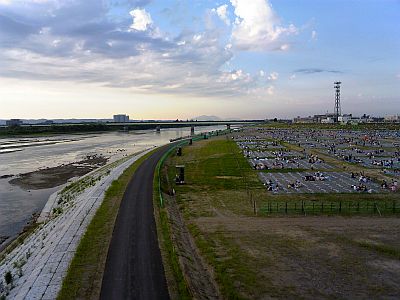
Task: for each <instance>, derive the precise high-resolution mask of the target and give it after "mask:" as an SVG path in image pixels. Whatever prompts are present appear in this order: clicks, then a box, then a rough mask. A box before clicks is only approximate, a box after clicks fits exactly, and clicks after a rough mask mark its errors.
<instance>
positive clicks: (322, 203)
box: [321, 202, 324, 213]
mask: <svg viewBox="0 0 400 300" xmlns="http://www.w3.org/2000/svg"><path fill="white" fill-rule="evenodd" d="M321 212H322V213H324V202H321Z"/></svg>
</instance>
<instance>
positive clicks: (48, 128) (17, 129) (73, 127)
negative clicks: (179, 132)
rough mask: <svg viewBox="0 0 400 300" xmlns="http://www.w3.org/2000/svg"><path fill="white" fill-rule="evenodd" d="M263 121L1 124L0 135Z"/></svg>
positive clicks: (258, 121) (222, 124)
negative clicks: (10, 125)
mask: <svg viewBox="0 0 400 300" xmlns="http://www.w3.org/2000/svg"><path fill="white" fill-rule="evenodd" d="M262 122H264V121H263V120H244V121H242V120H241V121H239V120H233V121H136V122H135V121H131V122H129V123H114V122H101V123H100V122H99V123H92V122H85V123H53V124H32V125H30V124H22V125H21V126H13V127H7V126H1V127H0V135H3V136H4V135H23V134H38V133H42V134H44V133H74V132H99V131H114V130H123V131H129V130H146V129H155V130H157V131H158V130H161V129H163V128H180V127H191V128H192V131H193V130H194V128H195V127H199V126H218V125H219V126H226V128H228V129H229V128H230V127H231V126H232V125H252V124H259V123H262Z"/></svg>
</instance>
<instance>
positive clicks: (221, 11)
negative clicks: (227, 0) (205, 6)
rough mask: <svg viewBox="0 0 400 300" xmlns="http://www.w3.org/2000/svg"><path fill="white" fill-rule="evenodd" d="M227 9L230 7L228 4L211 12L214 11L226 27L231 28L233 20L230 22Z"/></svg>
mask: <svg viewBox="0 0 400 300" xmlns="http://www.w3.org/2000/svg"><path fill="white" fill-rule="evenodd" d="M227 9H228V5H227V4H224V5H221V6H219V7H217V8H213V9H212V10H211V11H212V12H213V13H216V14H217V16H218V17H219V18H220V19H221V20H222V21H223V22H224V23H225V24H226V25H228V26H229V25H231V20H229V17H228V11H227Z"/></svg>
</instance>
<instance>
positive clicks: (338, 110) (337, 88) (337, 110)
mask: <svg viewBox="0 0 400 300" xmlns="http://www.w3.org/2000/svg"><path fill="white" fill-rule="evenodd" d="M340 84H341V82H340V81H336V82H335V86H334V88H335V112H334V113H335V122H339V116H340V115H341V114H342V109H341V107H340Z"/></svg>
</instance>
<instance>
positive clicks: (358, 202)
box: [357, 200, 360, 212]
mask: <svg viewBox="0 0 400 300" xmlns="http://www.w3.org/2000/svg"><path fill="white" fill-rule="evenodd" d="M357 212H360V200H359V201H357Z"/></svg>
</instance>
